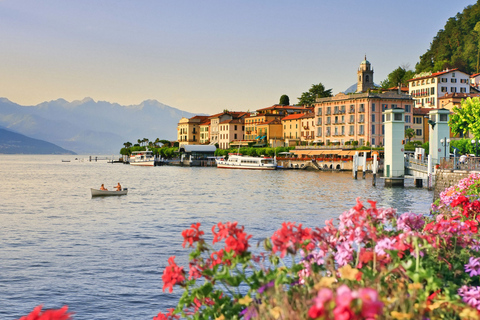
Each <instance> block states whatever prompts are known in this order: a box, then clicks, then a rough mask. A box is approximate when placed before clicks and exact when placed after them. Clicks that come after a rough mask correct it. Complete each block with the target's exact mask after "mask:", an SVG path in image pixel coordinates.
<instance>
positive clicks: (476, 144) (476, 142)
mask: <svg viewBox="0 0 480 320" xmlns="http://www.w3.org/2000/svg"><path fill="white" fill-rule="evenodd" d="M478 142H479V140H475V139H472V145H473V144H475V157H478Z"/></svg>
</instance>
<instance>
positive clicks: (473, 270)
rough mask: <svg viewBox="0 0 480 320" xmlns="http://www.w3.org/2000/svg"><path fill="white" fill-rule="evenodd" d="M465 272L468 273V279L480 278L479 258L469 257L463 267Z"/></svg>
mask: <svg viewBox="0 0 480 320" xmlns="http://www.w3.org/2000/svg"><path fill="white" fill-rule="evenodd" d="M465 272H467V273H469V275H470V277H473V276H480V258H474V257H470V260H469V261H468V263H467V264H466V265H465ZM479 299H480V297H479Z"/></svg>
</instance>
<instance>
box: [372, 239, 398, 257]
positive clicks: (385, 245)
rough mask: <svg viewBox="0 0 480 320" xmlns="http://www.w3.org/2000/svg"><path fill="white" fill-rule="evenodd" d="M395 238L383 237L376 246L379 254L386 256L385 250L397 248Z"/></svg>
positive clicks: (376, 251)
mask: <svg viewBox="0 0 480 320" xmlns="http://www.w3.org/2000/svg"><path fill="white" fill-rule="evenodd" d="M395 242H396V240H395V239H390V238H383V239H381V240H380V241H378V242H377V245H376V246H375V253H376V254H378V255H382V256H386V255H387V253H386V252H385V250H395Z"/></svg>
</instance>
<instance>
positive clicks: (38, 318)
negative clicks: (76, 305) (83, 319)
mask: <svg viewBox="0 0 480 320" xmlns="http://www.w3.org/2000/svg"><path fill="white" fill-rule="evenodd" d="M42 307H43V306H42V305H40V306H36V307H35V308H34V309H33V311H32V312H30V313H29V314H28V315H27V316H24V317H21V318H20V319H18V320H70V319H73V318H72V317H71V315H72V314H71V313H67V310H68V307H67V306H63V307H62V308H60V309H57V310H54V309H48V310H45V311H43V312H42Z"/></svg>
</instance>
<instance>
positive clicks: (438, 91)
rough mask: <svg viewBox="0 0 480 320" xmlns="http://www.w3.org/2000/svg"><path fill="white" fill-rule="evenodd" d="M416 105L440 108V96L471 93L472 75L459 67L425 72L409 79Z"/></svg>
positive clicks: (409, 90) (410, 91) (410, 90)
mask: <svg viewBox="0 0 480 320" xmlns="http://www.w3.org/2000/svg"><path fill="white" fill-rule="evenodd" d="M408 92H409V94H410V95H411V96H412V98H413V99H414V100H415V106H416V107H421V106H422V107H427V108H439V102H438V98H440V97H443V96H444V95H445V94H447V93H455V92H459V93H470V75H468V74H466V73H465V72H462V71H459V70H458V69H450V70H449V69H447V70H444V71H440V72H435V73H432V72H423V73H420V74H416V75H415V77H414V78H413V79H410V80H409V81H408Z"/></svg>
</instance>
